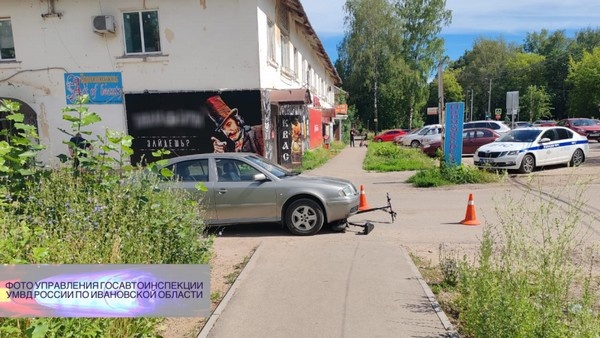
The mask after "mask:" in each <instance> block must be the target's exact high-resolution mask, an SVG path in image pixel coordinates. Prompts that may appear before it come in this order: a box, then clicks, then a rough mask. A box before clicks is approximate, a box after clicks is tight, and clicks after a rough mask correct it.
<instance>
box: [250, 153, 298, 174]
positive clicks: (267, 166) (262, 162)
mask: <svg viewBox="0 0 600 338" xmlns="http://www.w3.org/2000/svg"><path fill="white" fill-rule="evenodd" d="M246 158H247V159H248V160H250V162H252V163H254V164H256V165H257V166H259V167H261V168H263V169H264V170H266V171H268V172H270V173H271V174H273V175H275V176H277V177H279V178H282V177H285V176H296V175H298V174H296V173H293V172H291V171H289V170H287V169H286V168H284V167H282V166H280V165H278V164H275V163H273V162H269V161H268V160H267V159H265V158H262V157H258V156H248V157H246Z"/></svg>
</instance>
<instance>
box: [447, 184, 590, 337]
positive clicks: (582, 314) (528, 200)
mask: <svg viewBox="0 0 600 338" xmlns="http://www.w3.org/2000/svg"><path fill="white" fill-rule="evenodd" d="M558 195H560V196H569V193H568V192H565V191H561V192H560V194H558ZM572 196H574V197H573V198H572V200H571V201H570V204H569V205H570V207H569V208H568V210H564V211H563V210H560V205H558V204H557V203H558V202H556V201H554V200H549V199H545V198H544V196H543V194H542V193H541V190H540V192H535V191H533V190H531V191H529V192H528V193H526V194H523V195H521V197H519V198H518V199H514V198H512V197H510V196H508V195H507V197H506V199H505V200H504V201H502V202H501V203H498V204H497V207H496V212H497V214H498V216H499V224H494V225H492V226H490V227H489V228H486V229H485V230H484V235H483V239H482V243H481V247H480V252H479V260H478V262H477V264H467V263H466V262H464V263H463V265H462V271H463V272H462V274H461V280H460V283H459V290H460V301H459V307H460V310H459V311H460V316H459V320H460V326H461V329H462V331H463V332H464V333H465V334H467V335H468V336H473V337H597V336H598V335H599V334H600V313H599V311H598V308H597V307H595V304H597V301H598V291H599V288H598V284H594V281H593V279H592V276H591V274H589V273H587V274H586V273H585V272H586V271H585V270H584V269H582V267H583V266H584V264H583V263H585V262H588V263H590V264H591V262H592V259H593V258H592V256H591V255H590V253H591V252H593V251H587V250H582V249H581V248H584V247H585V245H584V242H583V238H584V237H585V229H584V227H583V225H582V212H581V209H580V207H581V205H582V203H583V202H582V201H583V190H582V189H580V190H578V191H576V192H575V193H574V194H572ZM576 257H582V258H581V260H578V259H576Z"/></svg>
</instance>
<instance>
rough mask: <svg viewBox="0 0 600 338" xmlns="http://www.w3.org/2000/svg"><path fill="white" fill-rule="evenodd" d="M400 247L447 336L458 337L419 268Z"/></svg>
mask: <svg viewBox="0 0 600 338" xmlns="http://www.w3.org/2000/svg"><path fill="white" fill-rule="evenodd" d="M401 248H402V252H403V253H404V256H405V258H406V261H407V262H409V264H410V269H411V270H412V272H413V274H414V275H415V277H416V278H417V280H418V281H419V284H421V288H423V291H425V295H426V296H427V299H428V300H429V302H430V303H431V307H432V308H433V311H435V314H436V315H437V316H438V318H439V320H440V322H441V323H442V325H443V326H444V328H445V329H446V331H448V337H452V338H459V337H460V335H459V334H458V332H456V330H454V325H452V323H451V322H450V320H449V319H448V316H446V313H445V312H444V310H442V307H441V306H440V304H439V303H438V301H437V299H436V298H435V295H434V294H433V291H431V289H430V288H429V285H427V283H426V282H425V280H424V279H423V276H422V275H421V272H420V271H419V269H418V268H417V266H416V265H415V263H414V262H413V260H412V258H411V257H410V255H409V254H408V252H407V251H406V248H405V247H404V246H401Z"/></svg>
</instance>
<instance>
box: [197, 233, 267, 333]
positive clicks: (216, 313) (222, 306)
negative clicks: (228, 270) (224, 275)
mask: <svg viewBox="0 0 600 338" xmlns="http://www.w3.org/2000/svg"><path fill="white" fill-rule="evenodd" d="M261 250H262V242H261V243H260V244H259V245H258V247H257V248H256V250H254V253H253V254H252V256H251V257H250V259H249V260H248V263H246V265H245V266H244V268H243V269H242V272H240V274H239V276H238V277H237V278H236V279H235V282H233V285H231V287H230V288H229V290H227V293H226V294H225V297H223V299H222V300H221V302H220V303H219V305H218V306H217V308H216V309H215V311H214V312H213V313H212V314H211V315H210V317H209V318H208V321H207V322H206V324H205V325H204V326H203V327H202V330H201V331H200V333H199V334H198V336H197V338H207V337H208V334H209V333H210V330H212V328H213V327H214V326H215V323H216V322H217V320H219V317H220V316H221V314H222V313H223V311H224V310H225V307H227V304H228V303H229V301H230V300H231V298H232V297H233V295H234V294H235V292H236V291H237V289H239V287H240V284H241V283H242V282H243V280H244V279H246V277H247V276H248V274H249V273H250V271H251V270H252V269H253V268H254V266H255V265H256V261H257V259H258V256H259V254H260V251H261Z"/></svg>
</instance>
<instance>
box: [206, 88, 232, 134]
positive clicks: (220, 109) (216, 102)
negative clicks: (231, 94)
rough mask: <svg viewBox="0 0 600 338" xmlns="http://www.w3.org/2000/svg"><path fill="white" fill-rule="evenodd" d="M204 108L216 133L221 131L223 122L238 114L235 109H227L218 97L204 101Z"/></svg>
mask: <svg viewBox="0 0 600 338" xmlns="http://www.w3.org/2000/svg"><path fill="white" fill-rule="evenodd" d="M206 107H207V108H208V116H209V117H210V119H211V120H212V121H213V122H214V123H215V125H216V126H217V129H216V130H217V131H218V130H219V129H221V126H223V123H225V120H227V119H228V118H229V117H231V116H232V115H233V114H236V115H237V113H238V110H237V108H233V109H231V108H229V106H227V104H226V103H225V102H224V101H223V99H222V98H221V97H220V96H219V95H215V96H211V97H209V98H208V99H206Z"/></svg>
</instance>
